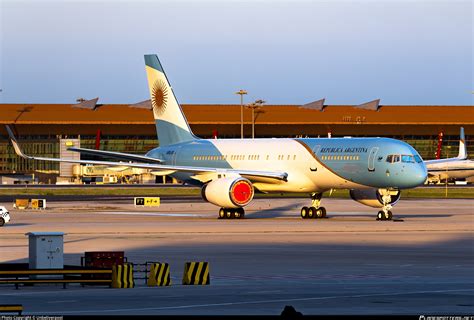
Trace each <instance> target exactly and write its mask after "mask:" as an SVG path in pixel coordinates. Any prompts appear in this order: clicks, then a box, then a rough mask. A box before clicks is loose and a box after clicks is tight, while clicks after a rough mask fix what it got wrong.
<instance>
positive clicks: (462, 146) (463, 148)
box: [458, 127, 467, 160]
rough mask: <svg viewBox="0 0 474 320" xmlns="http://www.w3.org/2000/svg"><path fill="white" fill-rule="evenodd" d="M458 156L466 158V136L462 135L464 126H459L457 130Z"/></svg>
mask: <svg viewBox="0 0 474 320" xmlns="http://www.w3.org/2000/svg"><path fill="white" fill-rule="evenodd" d="M458 158H459V159H462V160H465V159H467V147H466V137H465V136H464V128H463V127H461V130H460V132H459V153H458Z"/></svg>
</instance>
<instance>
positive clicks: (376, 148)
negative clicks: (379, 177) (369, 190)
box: [368, 147, 379, 172]
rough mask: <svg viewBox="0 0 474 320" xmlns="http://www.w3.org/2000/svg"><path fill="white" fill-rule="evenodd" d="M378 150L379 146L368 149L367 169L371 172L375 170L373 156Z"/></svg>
mask: <svg viewBox="0 0 474 320" xmlns="http://www.w3.org/2000/svg"><path fill="white" fill-rule="evenodd" d="M378 151H379V147H373V148H372V149H370V153H369V163H368V169H369V171H371V172H373V171H375V156H376V155H377V152H378Z"/></svg>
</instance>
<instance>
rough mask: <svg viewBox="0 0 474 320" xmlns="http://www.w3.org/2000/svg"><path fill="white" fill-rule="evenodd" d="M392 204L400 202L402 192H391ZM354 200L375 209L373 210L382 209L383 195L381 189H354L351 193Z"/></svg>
mask: <svg viewBox="0 0 474 320" xmlns="http://www.w3.org/2000/svg"><path fill="white" fill-rule="evenodd" d="M389 193H390V197H391V199H390V202H389V203H390V204H391V205H394V204H395V203H397V202H398V200H400V195H401V192H400V190H390V191H389ZM349 194H350V195H351V198H352V200H355V201H357V202H359V203H362V204H363V205H366V206H369V207H373V208H382V207H383V201H382V196H383V195H382V194H381V193H380V191H379V189H352V190H350V191H349Z"/></svg>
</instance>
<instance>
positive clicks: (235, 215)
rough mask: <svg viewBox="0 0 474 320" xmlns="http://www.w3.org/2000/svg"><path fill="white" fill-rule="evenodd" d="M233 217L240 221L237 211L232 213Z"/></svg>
mask: <svg viewBox="0 0 474 320" xmlns="http://www.w3.org/2000/svg"><path fill="white" fill-rule="evenodd" d="M234 217H235V218H236V219H240V212H239V211H238V210H237V211H235V212H234Z"/></svg>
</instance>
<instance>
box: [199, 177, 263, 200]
mask: <svg viewBox="0 0 474 320" xmlns="http://www.w3.org/2000/svg"><path fill="white" fill-rule="evenodd" d="M253 195H254V188H253V185H252V183H251V182H250V181H249V180H247V179H245V178H242V177H239V178H235V177H230V178H221V179H217V180H213V181H211V182H209V183H208V184H205V185H204V186H203V187H202V189H201V196H202V198H203V199H204V200H206V201H207V202H210V203H212V204H215V205H216V206H220V207H222V208H240V207H244V206H246V205H247V204H249V203H250V201H252V199H253Z"/></svg>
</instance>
